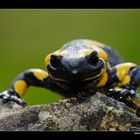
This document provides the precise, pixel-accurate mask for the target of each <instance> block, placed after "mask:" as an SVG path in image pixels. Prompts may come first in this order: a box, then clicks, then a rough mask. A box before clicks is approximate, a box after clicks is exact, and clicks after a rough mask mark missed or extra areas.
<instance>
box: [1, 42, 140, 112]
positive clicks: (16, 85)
mask: <svg viewBox="0 0 140 140" xmlns="http://www.w3.org/2000/svg"><path fill="white" fill-rule="evenodd" d="M45 66H46V68H47V71H44V70H40V69H29V70H26V71H24V72H23V73H21V74H19V75H18V76H17V77H16V79H15V80H14V81H13V82H12V83H11V85H10V87H9V88H8V89H7V90H5V91H4V92H2V93H1V94H0V98H2V100H3V102H7V101H10V100H11V101H15V102H17V103H18V104H20V105H23V106H24V105H25V102H24V101H22V100H21V98H22V97H23V95H24V93H25V91H26V90H27V88H28V87H29V86H36V87H43V88H47V89H50V90H52V91H55V92H58V93H59V94H61V95H63V96H64V97H71V96H76V95H77V94H78V93H79V92H81V91H84V90H86V91H87V90H89V89H94V90H97V91H102V93H104V94H106V95H107V96H110V97H112V98H115V99H116V100H119V101H122V102H124V103H126V104H127V105H128V106H130V107H131V108H134V109H135V110H136V111H137V113H140V101H139V98H138V96H137V89H138V87H139V85H140V67H139V66H138V65H136V64H134V63H125V62H124V61H123V60H122V59H121V58H120V56H119V54H118V53H117V52H116V51H115V50H113V49H112V48H111V47H109V46H107V45H105V44H103V43H100V42H97V41H93V40H87V39H78V40H72V41H70V42H68V43H66V44H64V45H63V46H62V48H61V49H60V50H57V51H55V52H54V53H51V54H49V55H47V56H46V58H45Z"/></svg>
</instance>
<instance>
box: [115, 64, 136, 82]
mask: <svg viewBox="0 0 140 140" xmlns="http://www.w3.org/2000/svg"><path fill="white" fill-rule="evenodd" d="M135 66H136V64H134V63H123V64H119V65H117V66H116V75H117V77H118V79H119V81H122V80H123V79H124V78H125V77H126V75H127V74H128V72H129V70H130V68H133V67H135ZM127 79H129V78H127Z"/></svg>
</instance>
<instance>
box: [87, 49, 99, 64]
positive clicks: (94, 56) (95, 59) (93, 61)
mask: <svg viewBox="0 0 140 140" xmlns="http://www.w3.org/2000/svg"><path fill="white" fill-rule="evenodd" d="M98 61H99V58H98V54H97V52H96V51H94V52H92V53H91V54H90V56H89V57H88V63H89V64H91V65H95V64H96V63H97V62H98Z"/></svg>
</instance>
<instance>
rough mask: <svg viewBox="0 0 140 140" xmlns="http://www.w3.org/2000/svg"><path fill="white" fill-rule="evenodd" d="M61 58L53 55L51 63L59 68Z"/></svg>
mask: <svg viewBox="0 0 140 140" xmlns="http://www.w3.org/2000/svg"><path fill="white" fill-rule="evenodd" d="M61 58H62V57H61V56H57V55H51V58H50V63H51V65H52V66H53V67H55V68H57V67H59V66H60V65H61Z"/></svg>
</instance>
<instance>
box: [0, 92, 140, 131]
mask: <svg viewBox="0 0 140 140" xmlns="http://www.w3.org/2000/svg"><path fill="white" fill-rule="evenodd" d="M0 112H1V113H0V130H16V131H17V130H24V131H25V130H31V131H40V130H62V131H69V130H71V131H75V130H80V131H82V130H83V131H85V130H88V131H89V130H94V131H95V130H105V131H106V130H110V131H116V130H117V131H140V118H139V117H137V116H136V115H135V114H134V113H133V112H131V111H130V109H129V108H128V107H127V106H126V105H125V104H124V103H122V102H118V101H116V100H114V99H112V98H109V97H106V96H105V95H103V94H101V93H96V94H95V95H92V96H90V97H88V98H86V100H83V101H82V102H79V101H78V100H77V99H76V98H69V99H64V100H60V101H59V102H56V103H53V104H43V105H32V106H27V107H24V108H21V107H20V106H18V105H16V104H15V103H10V102H9V103H8V104H4V105H2V104H0Z"/></svg>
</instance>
